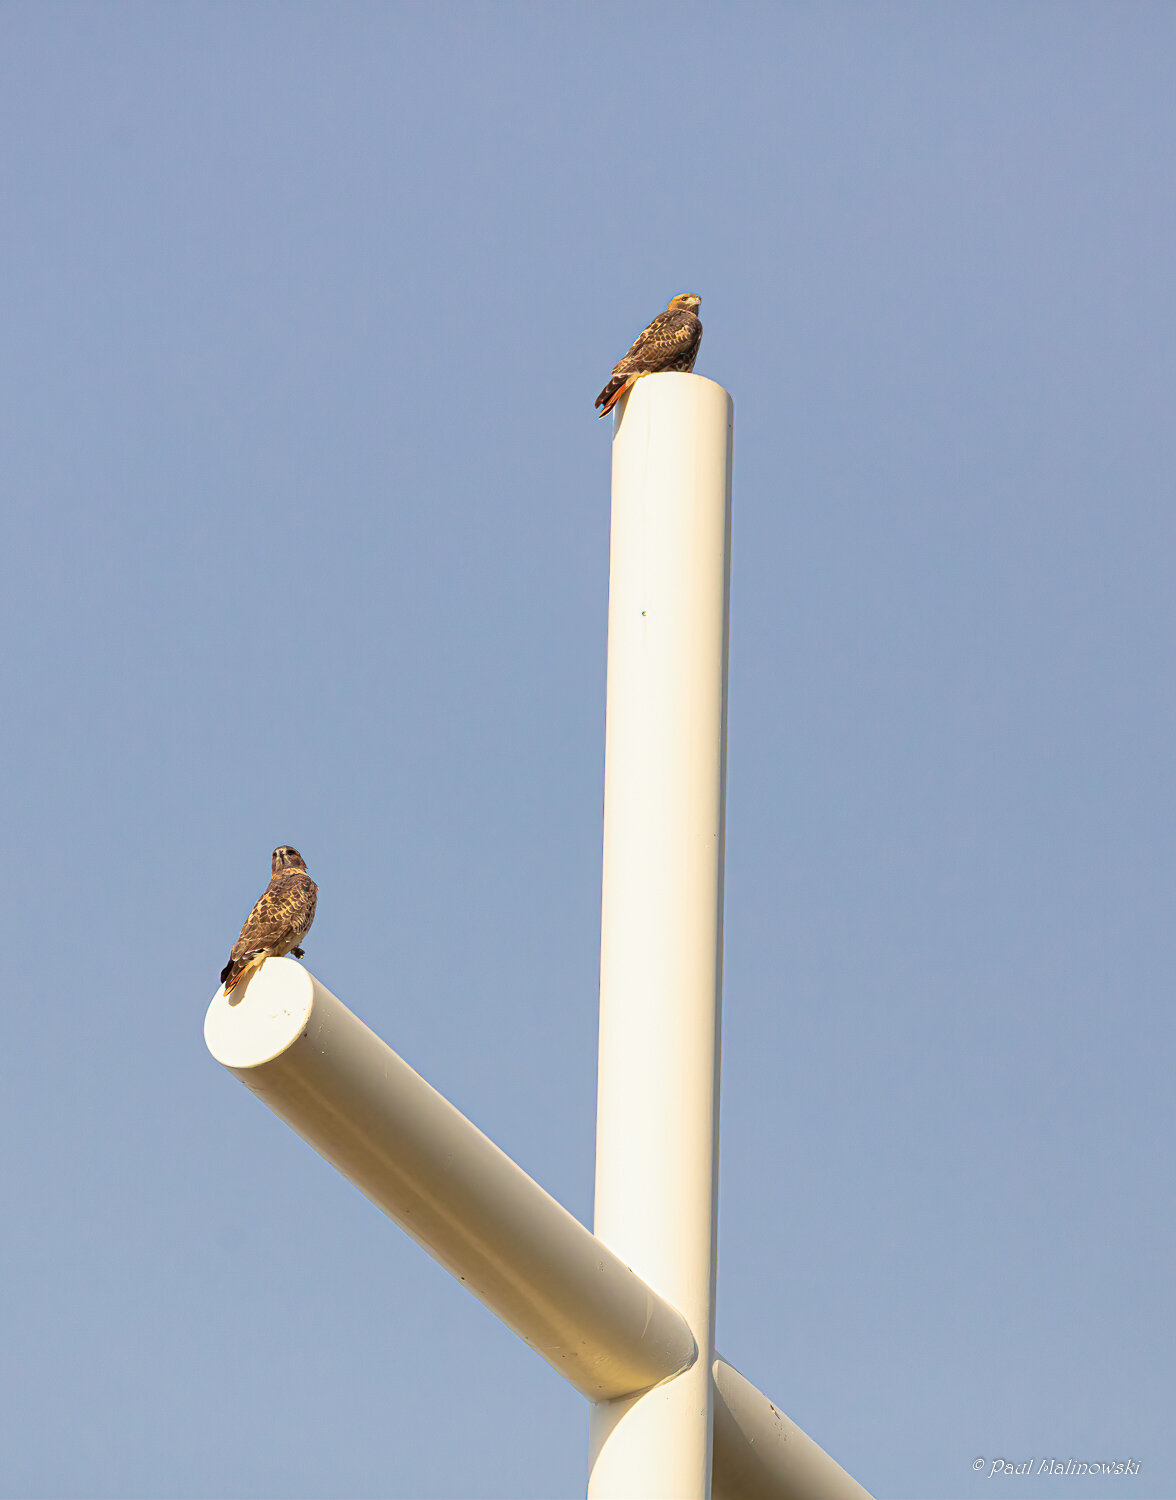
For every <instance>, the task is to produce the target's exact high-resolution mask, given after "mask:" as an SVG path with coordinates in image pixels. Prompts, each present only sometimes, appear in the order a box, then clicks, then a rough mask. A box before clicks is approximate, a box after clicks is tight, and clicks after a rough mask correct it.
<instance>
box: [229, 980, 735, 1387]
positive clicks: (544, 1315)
mask: <svg viewBox="0 0 1176 1500" xmlns="http://www.w3.org/2000/svg"><path fill="white" fill-rule="evenodd" d="M204 1039H205V1041H206V1042H207V1044H208V1049H209V1051H210V1052H211V1053H212V1055H213V1057H215V1058H216V1060H217V1061H218V1062H219V1063H221V1064H222V1065H223V1066H224V1067H226V1068H227V1069H228V1070H229V1071H230V1072H231V1073H234V1074H235V1075H236V1076H237V1077H238V1078H239V1079H240V1080H241V1082H242V1083H244V1084H245V1085H246V1087H247V1088H249V1089H251V1090H252V1091H253V1092H254V1093H255V1094H256V1095H257V1097H258V1098H259V1099H260V1100H261V1101H262V1102H263V1103H264V1104H268V1105H269V1107H270V1109H272V1110H273V1111H274V1113H275V1114H276V1115H279V1116H280V1117H281V1118H282V1119H283V1120H285V1122H286V1123H287V1124H288V1125H290V1126H291V1127H292V1128H293V1129H294V1130H296V1131H297V1132H298V1134H299V1135H301V1136H302V1137H303V1138H304V1139H305V1140H307V1141H309V1142H310V1144H311V1145H312V1146H313V1147H314V1149H315V1150H316V1151H318V1152H320V1153H321V1154H322V1155H323V1156H325V1157H326V1159H327V1160H328V1161H329V1162H330V1163H331V1164H332V1166H335V1167H337V1168H338V1169H339V1171H340V1172H342V1173H343V1174H344V1176H346V1177H349V1178H350V1179H351V1181H352V1182H353V1183H354V1184H355V1185H356V1187H357V1188H359V1189H360V1191H361V1192H364V1193H366V1194H367V1196H368V1197H369V1198H370V1199H371V1200H372V1202H373V1203H375V1204H376V1205H377V1206H378V1207H379V1208H382V1209H383V1210H384V1212H385V1213H386V1214H387V1215H388V1216H389V1217H390V1218H392V1219H394V1220H395V1221H396V1223H398V1224H399V1225H400V1226H401V1228H402V1229H404V1230H406V1231H407V1232H408V1233H409V1234H410V1235H412V1237H413V1239H415V1240H416V1241H417V1242H418V1244H421V1245H423V1246H424V1248H425V1249H426V1250H427V1251H428V1252H429V1254H430V1255H432V1256H434V1257H435V1258H436V1259H437V1260H439V1261H440V1262H441V1264H442V1265H443V1266H444V1267H445V1268H446V1270H448V1271H451V1272H452V1273H453V1275H454V1276H456V1277H457V1278H458V1279H459V1280H460V1281H461V1282H462V1283H463V1284H464V1285H465V1286H466V1287H467V1288H468V1290H469V1291H471V1292H473V1294H474V1296H475V1297H478V1298H479V1299H480V1300H481V1301H482V1302H484V1303H485V1304H486V1306H487V1307H489V1308H490V1310H491V1311H492V1312H494V1313H497V1315H498V1316H499V1317H500V1318H501V1319H502V1321H503V1322H504V1323H506V1324H507V1326H508V1327H510V1328H513V1329H514V1331H515V1332H516V1333H517V1334H518V1335H519V1336H520V1337H521V1338H523V1339H525V1340H526V1341H527V1343H529V1344H530V1345H531V1347H532V1348H533V1349H534V1350H536V1352H537V1353H539V1354H541V1355H542V1356H543V1358H544V1359H545V1360H547V1361H548V1363H549V1364H551V1365H553V1366H554V1367H555V1368H556V1369H557V1370H558V1371H559V1373H560V1374H561V1375H563V1376H564V1378H565V1379H567V1380H569V1381H571V1383H572V1384H573V1385H574V1386H576V1387H577V1389H578V1390H580V1391H582V1392H583V1393H584V1395H586V1396H588V1397H589V1398H590V1399H592V1400H597V1401H598V1400H601V1399H607V1398H610V1397H616V1396H620V1395H624V1394H627V1393H628V1392H630V1391H636V1390H641V1389H642V1388H644V1387H645V1386H648V1385H650V1384H652V1383H653V1382H655V1381H659V1380H664V1379H665V1378H666V1377H667V1376H669V1375H672V1374H673V1373H674V1372H675V1371H676V1370H679V1369H681V1368H682V1367H683V1366H684V1365H686V1364H690V1363H697V1360H696V1359H695V1347H694V1341H693V1339H692V1338H691V1336H690V1332H689V1330H688V1329H687V1327H686V1325H685V1323H684V1322H683V1320H682V1318H681V1317H680V1316H679V1314H678V1313H676V1312H675V1311H674V1309H673V1308H672V1307H669V1306H667V1304H666V1303H665V1302H664V1301H663V1300H662V1299H661V1298H660V1297H658V1296H657V1295H656V1294H655V1293H653V1292H652V1291H650V1289H649V1287H647V1286H645V1285H644V1284H643V1283H642V1282H641V1281H640V1280H639V1278H638V1277H637V1276H635V1275H634V1274H633V1272H632V1271H631V1270H630V1269H629V1268H628V1266H626V1265H623V1264H622V1263H621V1261H620V1260H618V1258H617V1257H616V1256H615V1255H613V1254H611V1253H610V1252H609V1251H608V1250H607V1249H606V1248H605V1247H604V1246H603V1245H601V1244H600V1243H599V1241H597V1240H596V1239H595V1238H594V1236H593V1235H591V1234H589V1232H588V1230H587V1229H585V1228H584V1226H583V1225H582V1224H581V1223H579V1222H578V1221H577V1220H576V1219H574V1218H573V1217H572V1215H571V1214H570V1213H568V1211H567V1209H566V1208H563V1207H561V1205H560V1204H558V1203H557V1202H556V1201H555V1199H554V1198H552V1197H551V1196H550V1195H549V1194H548V1193H545V1192H544V1191H543V1189H542V1188H541V1187H540V1186H539V1184H538V1183H537V1182H535V1181H534V1180H533V1179H532V1178H530V1177H528V1176H527V1174H526V1172H524V1171H523V1169H522V1167H520V1166H518V1165H517V1164H516V1163H515V1162H513V1161H512V1160H511V1159H510V1157H509V1156H507V1155H506V1154H505V1153H504V1152H502V1151H501V1150H499V1148H498V1147H497V1146H496V1145H495V1144H494V1143H493V1141H490V1140H488V1139H487V1138H486V1136H484V1135H483V1134H482V1132H481V1131H480V1130H479V1129H478V1128H477V1126H476V1125H474V1124H472V1123H471V1122H470V1121H469V1120H467V1119H466V1117H465V1116H464V1115H463V1114H461V1113H460V1112H459V1111H458V1110H457V1109H455V1108H454V1107H453V1105H452V1104H450V1103H449V1101H448V1100H447V1099H445V1098H444V1097H443V1096H442V1095H441V1094H439V1093H438V1092H437V1090H436V1089H434V1088H432V1087H431V1086H430V1085H429V1084H427V1083H426V1082H425V1080H424V1079H423V1078H422V1077H421V1076H420V1075H419V1074H418V1073H415V1072H414V1071H413V1070H412V1068H410V1067H409V1065H408V1064H407V1063H406V1062H405V1061H404V1059H403V1058H401V1057H398V1056H397V1054H396V1053H395V1052H393V1050H392V1048H391V1047H389V1046H388V1045H387V1043H386V1042H383V1041H381V1040H380V1038H379V1037H378V1036H376V1034H375V1033H374V1032H373V1031H369V1029H368V1028H367V1027H366V1026H365V1025H364V1024H363V1022H362V1021H361V1020H359V1018H358V1017H357V1016H354V1015H352V1013H351V1012H350V1011H349V1010H348V1009H347V1007H346V1006H345V1005H344V1004H343V1002H342V1001H341V1000H338V999H337V998H336V997H335V996H334V995H332V994H331V992H330V990H328V989H327V988H326V987H325V986H324V985H322V984H320V983H319V981H318V980H317V979H316V978H315V977H314V975H313V974H311V973H310V971H309V970H307V969H305V968H303V967H302V965H301V964H297V963H295V962H294V960H293V959H288V958H270V959H267V960H266V962H265V963H264V964H263V965H262V966H261V968H260V969H259V970H258V971H257V972H256V973H255V974H253V975H252V977H251V978H250V979H249V981H248V984H247V986H242V987H241V988H240V989H237V990H235V991H234V992H233V994H232V995H228V996H226V995H225V993H224V990H223V989H222V990H220V991H219V992H218V993H217V994H216V995H214V996H213V999H212V1003H211V1005H209V1007H208V1014H207V1015H206V1017H205V1021H204ZM704 1368H705V1366H704Z"/></svg>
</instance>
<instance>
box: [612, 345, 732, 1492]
mask: <svg viewBox="0 0 1176 1500" xmlns="http://www.w3.org/2000/svg"><path fill="white" fill-rule="evenodd" d="M733 414H734V413H733V405H732V401H731V398H730V396H729V395H728V394H727V392H726V391H725V390H724V389H723V388H722V386H719V385H716V384H715V383H714V382H713V381H711V380H705V379H703V378H702V377H700V376H697V375H678V374H666V375H654V376H649V377H647V378H645V379H643V380H640V381H638V383H637V384H636V386H635V387H634V389H633V391H632V392H631V394H630V395H629V396H628V398H627V399H626V400H625V401H624V402H623V403H622V405H621V406H620V407H619V408H618V415H617V417H616V419H615V429H614V437H613V483H612V549H611V565H610V577H609V616H608V622H609V623H608V704H607V725H606V733H605V804H604V880H603V900H602V914H601V955H600V1067H599V1078H598V1098H597V1126H596V1130H597V1145H596V1219H595V1228H596V1234H597V1236H598V1238H599V1239H601V1240H602V1241H603V1242H604V1243H605V1244H606V1245H608V1246H609V1247H610V1249H612V1250H614V1251H615V1252H616V1253H617V1254H618V1255H619V1256H620V1257H621V1259H622V1260H623V1261H624V1262H625V1263H626V1264H627V1265H629V1266H632V1268H633V1269H634V1271H635V1272H636V1273H637V1274H638V1275H639V1276H640V1277H641V1278H642V1279H643V1280H644V1281H646V1282H648V1284H649V1285H650V1286H652V1287H654V1288H656V1290H657V1291H658V1292H659V1294H660V1295H661V1296H663V1297H664V1298H665V1299H666V1300H667V1301H668V1302H670V1303H671V1304H672V1305H673V1306H674V1307H676V1308H677V1309H678V1310H679V1311H680V1312H681V1313H682V1314H683V1315H684V1317H685V1319H686V1322H687V1324H688V1325H689V1327H690V1331H691V1333H692V1334H693V1336H694V1340H695V1342H696V1343H697V1345H698V1347H699V1350H700V1352H701V1354H702V1356H703V1357H701V1358H700V1359H699V1360H698V1361H697V1363H696V1364H695V1365H693V1366H691V1367H690V1368H689V1369H687V1370H686V1371H684V1372H683V1373H681V1374H679V1375H677V1376H676V1377H675V1378H674V1379H672V1380H668V1381H666V1382H663V1383H662V1384H661V1385H659V1386H657V1387H656V1388H654V1389H653V1390H651V1391H648V1392H647V1393H646V1394H644V1395H641V1396H639V1397H637V1398H636V1399H628V1400H625V1401H620V1402H613V1403H611V1404H609V1405H597V1406H595V1407H594V1408H593V1410H592V1416H591V1422H590V1429H589V1448H590V1454H591V1464H592V1468H591V1476H590V1479H589V1485H588V1494H589V1496H590V1497H591V1500H633V1497H634V1496H645V1497H661V1500H706V1497H708V1496H709V1495H710V1469H711V1417H712V1410H711V1409H712V1383H711V1361H712V1359H713V1355H714V1301H715V1220H716V1195H715V1189H716V1185H717V1156H718V1093H719V1021H720V996H721V974H722V913H723V834H724V826H723V814H724V785H725V771H726V766H725V759H726V702H727V624H728V597H729V571H730V569H729V560H730V529H731V429H732V423H733Z"/></svg>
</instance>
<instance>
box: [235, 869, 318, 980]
mask: <svg viewBox="0 0 1176 1500" xmlns="http://www.w3.org/2000/svg"><path fill="white" fill-rule="evenodd" d="M270 868H271V871H272V873H271V875H270V883H269V885H268V886H267V887H266V890H265V894H264V895H263V896H261V898H260V899H259V900H258V901H257V903H256V905H255V906H254V908H253V910H252V911H251V912H250V913H249V915H248V917H246V919H245V925H244V927H242V929H241V936H240V937H239V938H238V939H237V941H236V942H235V943H234V944H233V951H232V953H230V954H229V961H228V963H227V964H226V965H225V966H224V968H223V969H222V970H221V983H222V984H223V985H224V987H225V993H226V994H228V992H229V991H230V990H231V989H232V988H233V987H234V985H236V984H237V982H238V980H240V978H241V976H242V974H244V972H245V970H246V969H248V968H249V967H250V966H251V965H253V964H255V963H258V962H261V961H262V960H264V959H267V958H282V957H284V956H285V955H286V954H287V953H293V954H294V956H295V958H301V957H302V949H301V948H300V947H299V944H300V943H301V942H302V939H303V938H304V937H305V936H306V934H307V933H308V932H309V931H310V924H311V923H312V922H313V921H314V909H315V905H316V904H317V901H318V886H317V885H315V883H314V881H313V880H312V879H311V878H310V876H309V875H308V874H307V873H306V861H305V860H304V859H303V858H302V855H301V854H299V852H298V850H297V849H292V848H291V847H290V846H289V844H283V845H282V846H281V848H279V849H275V850H274V852H273V858H272V861H271V865H270Z"/></svg>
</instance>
